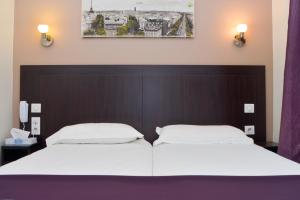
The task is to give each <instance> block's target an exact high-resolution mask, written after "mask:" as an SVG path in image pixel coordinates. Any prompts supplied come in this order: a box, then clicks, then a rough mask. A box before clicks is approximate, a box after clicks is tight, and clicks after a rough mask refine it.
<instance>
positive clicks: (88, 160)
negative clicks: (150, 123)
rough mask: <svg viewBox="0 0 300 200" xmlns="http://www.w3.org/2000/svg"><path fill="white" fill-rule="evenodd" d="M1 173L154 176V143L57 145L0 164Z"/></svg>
mask: <svg viewBox="0 0 300 200" xmlns="http://www.w3.org/2000/svg"><path fill="white" fill-rule="evenodd" d="M0 174H2V175H28V174H34V175H118V176H123V175H124V176H151V175H152V146H151V145H150V143H148V142H146V141H145V140H144V139H140V140H136V141H134V142H131V143H126V144H57V145H52V146H49V147H47V148H45V149H43V150H40V151H38V152H36V153H33V154H31V155H29V156H27V157H24V158H22V159H20V160H17V161H15V162H12V163H10V164H7V165H5V166H3V167H0Z"/></svg>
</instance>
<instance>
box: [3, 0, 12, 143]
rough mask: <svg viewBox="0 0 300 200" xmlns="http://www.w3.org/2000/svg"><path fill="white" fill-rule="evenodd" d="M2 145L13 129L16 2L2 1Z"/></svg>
mask: <svg viewBox="0 0 300 200" xmlns="http://www.w3.org/2000/svg"><path fill="white" fill-rule="evenodd" d="M0 13H1V15H0V27H1V31H0V91H1V95H0V144H2V143H3V140H4V138H6V137H7V136H8V135H9V130H10V129H11V128H12V122H13V112H12V93H13V91H12V87H13V35H14V34H13V28H14V0H1V1H0Z"/></svg>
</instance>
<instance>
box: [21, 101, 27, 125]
mask: <svg viewBox="0 0 300 200" xmlns="http://www.w3.org/2000/svg"><path fill="white" fill-rule="evenodd" d="M20 122H21V123H23V130H25V123H27V122H28V103H27V102H26V101H21V102H20Z"/></svg>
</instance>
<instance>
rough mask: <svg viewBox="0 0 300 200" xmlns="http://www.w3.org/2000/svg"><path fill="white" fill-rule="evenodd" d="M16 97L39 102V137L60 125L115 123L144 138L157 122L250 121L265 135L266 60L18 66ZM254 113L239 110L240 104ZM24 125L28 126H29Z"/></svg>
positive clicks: (259, 137)
mask: <svg viewBox="0 0 300 200" xmlns="http://www.w3.org/2000/svg"><path fill="white" fill-rule="evenodd" d="M20 95H21V100H26V101H28V102H29V103H41V104H42V113H41V114H37V115H36V114H30V117H32V116H40V117H41V139H42V141H44V140H45V138H47V137H48V136H50V135H51V134H53V133H55V132H56V131H57V130H59V129H60V128H62V127H63V126H66V125H71V124H77V123H87V122H118V123H126V124H129V125H132V126H133V127H135V128H136V129H137V130H139V131H140V132H141V133H143V134H144V135H145V138H146V139H147V140H148V141H149V142H153V141H154V140H155V139H156V138H157V134H156V133H155V132H154V131H155V127H156V126H164V125H170V124H198V125H223V124H229V125H233V126H235V127H238V128H240V129H242V130H243V129H244V126H245V125H255V131H256V134H255V135H254V136H253V138H254V139H255V141H257V142H260V141H261V142H263V141H265V140H266V94H265V67H264V66H196V65H193V66H191V65H188V66H187V65H162V66H137V65H134V66H128V65H126V66H125V65H113V66H112V65H101V66H90V65H80V66H65V65H64V66H21V94H20ZM245 103H254V104H255V113H254V114H245V113H244V104H245ZM30 124H31V123H28V125H27V127H28V129H30Z"/></svg>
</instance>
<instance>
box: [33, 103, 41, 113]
mask: <svg viewBox="0 0 300 200" xmlns="http://www.w3.org/2000/svg"><path fill="white" fill-rule="evenodd" d="M41 112H42V104H40V103H32V104H31V113H41Z"/></svg>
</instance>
